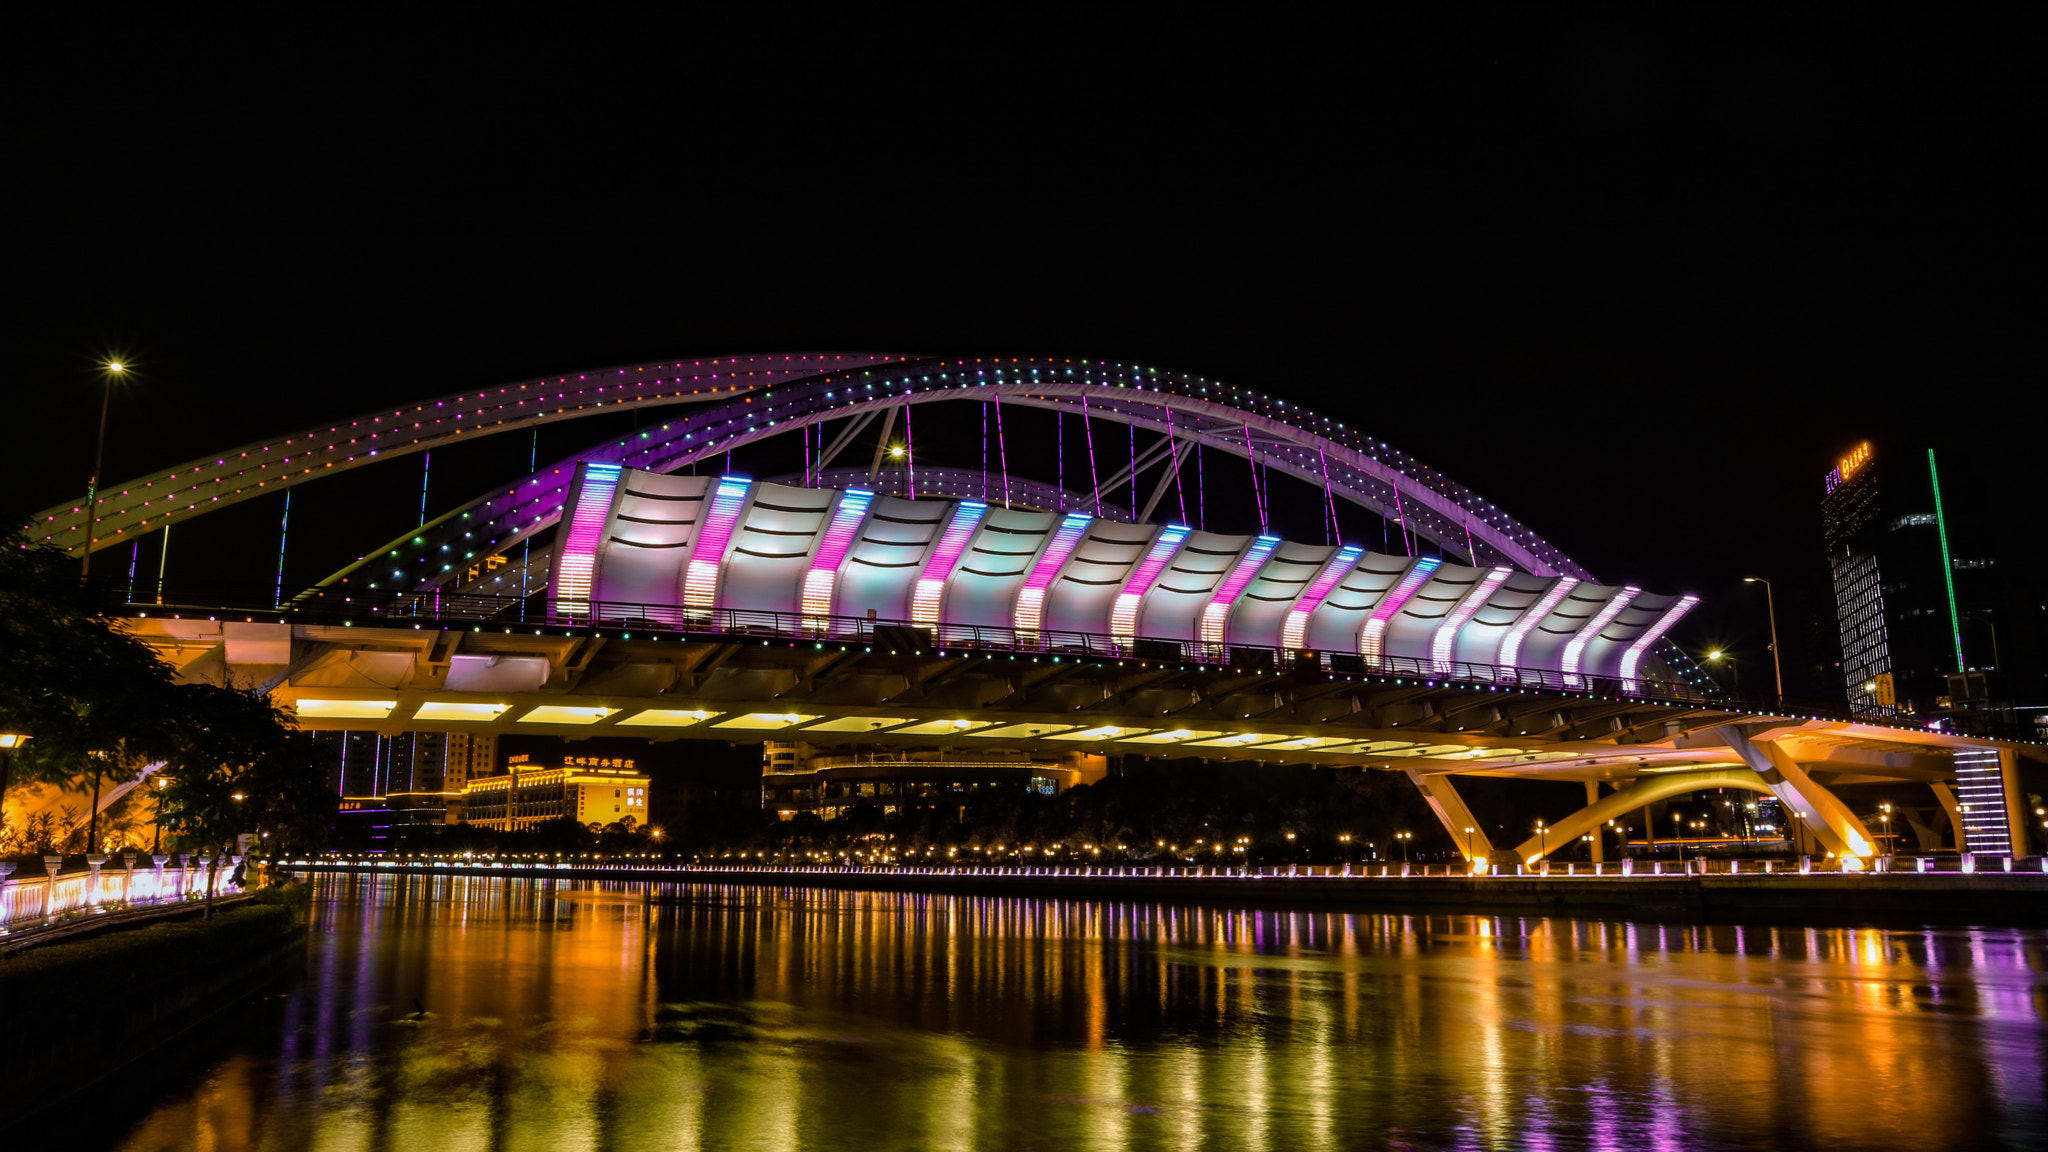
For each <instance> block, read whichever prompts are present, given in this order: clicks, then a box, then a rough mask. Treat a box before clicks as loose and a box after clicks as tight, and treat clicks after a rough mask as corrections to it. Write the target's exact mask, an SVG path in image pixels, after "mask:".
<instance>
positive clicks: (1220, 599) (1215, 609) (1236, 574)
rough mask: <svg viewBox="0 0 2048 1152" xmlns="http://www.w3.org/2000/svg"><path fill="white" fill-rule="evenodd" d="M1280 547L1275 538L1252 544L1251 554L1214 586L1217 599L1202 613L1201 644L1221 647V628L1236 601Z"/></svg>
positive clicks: (1268, 537) (1260, 540)
mask: <svg viewBox="0 0 2048 1152" xmlns="http://www.w3.org/2000/svg"><path fill="white" fill-rule="evenodd" d="M1279 546H1280V538H1279V537H1278V536H1261V537H1259V538H1258V539H1256V540H1254V541H1252V546H1251V550H1250V551H1248V552H1246V553H1245V554H1244V555H1243V556H1241V557H1239V558H1238V561H1237V564H1236V566H1235V567H1233V568H1231V570H1230V575H1228V576H1225V577H1224V578H1223V583H1221V584H1218V585H1217V586H1216V595H1214V596H1212V597H1210V598H1209V603H1208V606H1206V607H1204V608H1203V609H1202V643H1204V644H1221V643H1223V625H1224V622H1225V621H1227V620H1229V619H1230V608H1231V605H1233V604H1236V603H1237V598H1238V596H1239V595H1240V594H1242V593H1243V592H1244V588H1245V585H1247V584H1250V583H1251V582H1252V577H1253V576H1256V575H1258V572H1259V567H1260V566H1261V565H1263V564H1264V563H1265V562H1266V557H1268V556H1271V555H1272V554H1273V549H1275V548H1278V547H1279Z"/></svg>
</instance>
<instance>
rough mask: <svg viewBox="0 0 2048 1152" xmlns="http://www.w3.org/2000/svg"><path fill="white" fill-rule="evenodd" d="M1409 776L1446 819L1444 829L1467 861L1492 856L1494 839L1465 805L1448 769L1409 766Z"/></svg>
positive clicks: (1430, 804) (1435, 810) (1434, 808)
mask: <svg viewBox="0 0 2048 1152" xmlns="http://www.w3.org/2000/svg"><path fill="white" fill-rule="evenodd" d="M1405 771H1406V772H1407V773H1408V779H1409V780H1411V781H1413V782H1414V784H1415V787H1416V788H1417V789H1418V790H1419V791H1421V793H1422V798H1423V799H1424V800H1426V801H1428V802H1429V810H1430V811H1432V812H1434V813H1436V818H1437V819H1438V820H1441V821H1442V822H1443V826H1444V831H1446V832H1448V833H1450V834H1451V840H1452V842H1453V843H1455V844H1457V846H1458V851H1460V852H1462V853H1464V854H1465V861H1466V863H1468V864H1470V863H1473V862H1475V861H1479V862H1483V861H1485V860H1487V859H1489V858H1491V857H1492V856H1493V841H1492V840H1489V839H1487V836H1486V830H1485V829H1484V828H1481V827H1480V826H1479V821H1477V820H1475V819H1473V818H1472V810H1471V809H1470V808H1467V807H1465V798H1464V797H1462V796H1460V795H1458V790H1457V788H1455V787H1453V786H1452V784H1451V777H1450V774H1449V773H1442V772H1437V773H1429V774H1427V775H1425V774H1424V773H1421V772H1418V771H1416V770H1415V769H1414V768H1407V769H1405Z"/></svg>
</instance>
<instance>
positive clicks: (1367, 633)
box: [1358, 556, 1443, 664]
mask: <svg viewBox="0 0 2048 1152" xmlns="http://www.w3.org/2000/svg"><path fill="white" fill-rule="evenodd" d="M1442 564H1443V561H1442V560H1440V559H1438V558H1436V557H1434V556H1424V557H1423V558H1422V559H1420V560H1417V561H1416V562H1415V567H1413V568H1410V569H1409V570H1408V574H1407V575H1405V576H1403V577H1401V579H1400V580H1399V581H1398V582H1397V583H1395V585H1394V586H1393V588H1391V589H1390V590H1388V592H1387V594H1386V595H1385V596H1383V597H1381V598H1380V602H1379V604H1378V605H1377V606H1375V607H1374V608H1373V610H1372V616H1371V617H1370V618H1368V619H1367V620H1366V622H1365V627H1364V628H1363V629H1361V630H1360V631H1359V633H1358V654H1359V655H1361V656H1363V657H1365V658H1366V660H1367V661H1368V662H1370V663H1374V664H1377V663H1378V662H1379V659H1380V656H1381V654H1382V652H1383V650H1384V647H1385V644H1386V637H1387V625H1388V624H1389V623H1391V622H1392V621H1393V619H1394V613H1396V612H1399V611H1400V610H1401V609H1402V607H1403V606H1404V605H1406V604H1407V603H1408V601H1409V600H1411V599H1413V598H1414V597H1415V594H1416V593H1417V592H1419V591H1421V590H1422V586H1423V585H1424V584H1425V583H1428V581H1429V578H1430V576H1431V575H1433V574H1434V573H1435V572H1436V570H1437V568H1438V567H1439V566H1441V565H1442Z"/></svg>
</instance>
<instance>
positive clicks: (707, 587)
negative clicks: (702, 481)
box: [683, 476, 753, 608]
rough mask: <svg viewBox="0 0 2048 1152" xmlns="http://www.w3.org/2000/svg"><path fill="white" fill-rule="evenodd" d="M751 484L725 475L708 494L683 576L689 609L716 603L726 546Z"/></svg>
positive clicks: (686, 602)
mask: <svg viewBox="0 0 2048 1152" xmlns="http://www.w3.org/2000/svg"><path fill="white" fill-rule="evenodd" d="M752 483H753V481H751V480H747V479H745V478H743V477H739V476H727V477H725V478H724V479H722V480H720V481H719V482H718V488H717V490H716V491H714V492H713V493H712V495H711V507H710V508H709V509H707V510H706V511H705V513H704V526H703V527H702V528H700V529H698V531H697V546H696V547H695V548H692V549H690V566H689V567H688V568H687V569H686V570H685V575H684V577H683V603H684V605H686V606H687V607H691V608H709V607H711V606H713V605H714V604H716V603H717V602H718V574H719V572H720V571H721V570H722V569H723V568H724V567H725V546H726V545H727V544H729V543H731V542H732V532H733V528H734V527H736V526H737V525H738V524H739V519H740V509H741V508H742V507H743V506H745V504H746V502H747V487H748V485H750V484H752Z"/></svg>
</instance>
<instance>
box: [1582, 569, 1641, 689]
mask: <svg viewBox="0 0 2048 1152" xmlns="http://www.w3.org/2000/svg"><path fill="white" fill-rule="evenodd" d="M1642 594H1643V590H1642V589H1641V588H1638V587H1636V586H1635V585H1633V584H1631V585H1629V586H1628V587H1626V588H1623V589H1622V590H1621V591H1619V592H1616V593H1615V594H1614V598H1613V599H1612V600H1609V601H1608V602H1607V603H1606V605H1605V606H1603V607H1602V608H1601V609H1600V611H1598V612H1595V613H1594V614H1593V618H1592V619H1591V620H1588V621H1586V626H1585V627H1584V628H1581V629H1579V630H1578V632H1577V633H1576V634H1575V635H1573V636H1572V638H1571V641H1570V642H1569V643H1567V644H1566V645H1565V646H1564V682H1565V683H1566V684H1567V685H1569V686H1571V687H1573V688H1577V687H1579V686H1580V683H1579V661H1580V660H1581V659H1583V658H1584V657H1585V655H1586V645H1588V644H1591V643H1592V642H1593V638H1594V637H1595V636H1598V635H1600V630H1601V629H1602V628H1605V627H1607V626H1608V625H1609V624H1611V623H1613V621H1614V618H1615V617H1616V616H1619V615H1621V610H1622V609H1623V608H1626V607H1628V606H1629V602H1630V601H1632V600H1634V599H1635V598H1636V597H1638V596H1641V595H1642Z"/></svg>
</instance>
